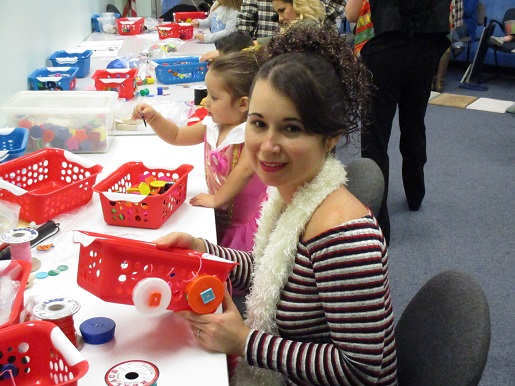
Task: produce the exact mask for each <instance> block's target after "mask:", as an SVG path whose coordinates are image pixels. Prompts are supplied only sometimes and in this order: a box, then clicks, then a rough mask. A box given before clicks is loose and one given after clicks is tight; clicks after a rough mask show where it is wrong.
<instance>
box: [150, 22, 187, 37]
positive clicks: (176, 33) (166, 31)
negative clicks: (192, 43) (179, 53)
mask: <svg viewBox="0 0 515 386" xmlns="http://www.w3.org/2000/svg"><path fill="white" fill-rule="evenodd" d="M157 33H158V35H159V39H169V38H179V39H181V40H189V39H192V38H193V26H192V25H191V24H190V23H167V24H160V25H158V26H157Z"/></svg>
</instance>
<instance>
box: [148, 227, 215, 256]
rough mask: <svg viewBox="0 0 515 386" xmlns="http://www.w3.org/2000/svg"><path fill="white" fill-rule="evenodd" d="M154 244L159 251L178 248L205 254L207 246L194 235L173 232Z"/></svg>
mask: <svg viewBox="0 0 515 386" xmlns="http://www.w3.org/2000/svg"><path fill="white" fill-rule="evenodd" d="M154 243H155V244H156V245H157V248H159V249H166V248H169V247H177V248H184V249H192V250H194V251H198V252H202V253H205V252H207V250H206V245H205V244H204V242H203V241H202V240H201V239H199V238H196V237H193V236H192V235H190V234H188V233H184V232H172V233H168V234H167V235H164V236H161V237H160V238H158V239H156V240H154Z"/></svg>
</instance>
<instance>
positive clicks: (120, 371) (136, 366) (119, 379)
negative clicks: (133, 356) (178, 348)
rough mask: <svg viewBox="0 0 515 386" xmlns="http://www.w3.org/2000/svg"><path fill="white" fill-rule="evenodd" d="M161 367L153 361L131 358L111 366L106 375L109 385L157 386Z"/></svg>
mask: <svg viewBox="0 0 515 386" xmlns="http://www.w3.org/2000/svg"><path fill="white" fill-rule="evenodd" d="M158 378H159V369H158V368H157V366H156V365H154V364H153V363H150V362H147V361H142V360H131V361H126V362H122V363H118V364H117V365H115V366H113V367H111V368H110V369H109V370H108V371H107V373H106V375H105V382H106V384H107V385H108V386H157V379H158Z"/></svg>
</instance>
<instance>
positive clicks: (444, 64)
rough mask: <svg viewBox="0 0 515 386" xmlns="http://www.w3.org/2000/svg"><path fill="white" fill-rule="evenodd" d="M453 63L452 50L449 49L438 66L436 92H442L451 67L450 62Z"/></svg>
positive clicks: (435, 83) (435, 81)
mask: <svg viewBox="0 0 515 386" xmlns="http://www.w3.org/2000/svg"><path fill="white" fill-rule="evenodd" d="M450 61H451V50H450V49H447V51H445V52H444V53H443V55H442V57H441V58H440V63H439V64H438V72H437V73H436V79H435V80H434V85H435V87H434V88H435V91H438V92H442V91H443V84H444V81H445V74H446V73H447V68H448V67H449V62H450Z"/></svg>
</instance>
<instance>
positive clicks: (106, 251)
mask: <svg viewBox="0 0 515 386" xmlns="http://www.w3.org/2000/svg"><path fill="white" fill-rule="evenodd" d="M73 241H74V242H75V243H78V244H81V246H80V254H79V267H78V273H77V283H78V284H79V286H80V287H82V288H83V289H85V290H86V291H89V292H90V293H92V294H93V295H96V296H97V297H99V298H100V299H102V300H105V301H107V302H112V303H120V304H129V305H131V304H134V306H136V309H137V310H138V311H140V312H142V313H144V314H146V315H157V314H160V313H162V312H164V311H165V310H171V311H180V310H193V311H195V312H197V313H199V314H207V313H212V312H214V311H216V309H217V308H218V306H219V305H220V304H221V303H222V300H223V295H224V282H225V281H226V280H227V278H228V276H229V273H230V272H231V270H232V269H233V268H234V267H235V266H236V265H237V263H235V262H232V261H229V260H225V259H222V258H219V257H216V256H213V255H209V254H202V253H200V252H196V251H192V250H188V249H181V248H168V249H158V248H157V246H156V245H155V244H152V243H148V242H144V241H137V240H131V239H126V238H122V237H116V236H111V235H105V234H100V233H94V232H88V231H81V230H75V231H74V234H73Z"/></svg>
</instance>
